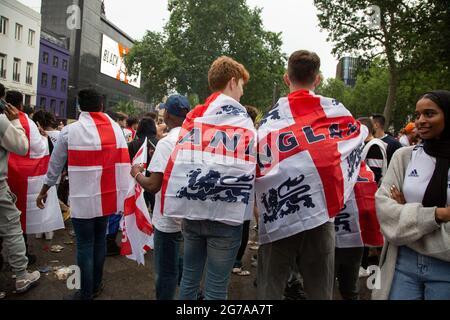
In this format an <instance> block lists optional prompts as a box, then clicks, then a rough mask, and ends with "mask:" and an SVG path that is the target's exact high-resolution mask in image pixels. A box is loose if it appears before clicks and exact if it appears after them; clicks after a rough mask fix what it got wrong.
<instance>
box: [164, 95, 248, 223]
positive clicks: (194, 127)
mask: <svg viewBox="0 0 450 320" xmlns="http://www.w3.org/2000/svg"><path fill="white" fill-rule="evenodd" d="M255 143H256V130H255V128H254V125H253V122H252V120H251V118H250V116H249V115H248V114H247V111H246V109H245V108H244V107H243V106H242V105H241V104H240V103H239V102H238V101H236V100H235V99H233V98H231V97H229V96H227V95H224V94H222V93H220V92H218V93H214V94H213V95H211V96H210V97H209V98H208V99H207V100H206V102H205V104H203V105H199V106H197V107H196V108H195V109H194V110H192V111H191V112H190V113H188V115H187V117H186V120H185V121H184V123H183V126H182V128H181V131H180V135H179V138H178V142H177V145H176V147H175V150H174V151H173V153H172V155H171V157H170V159H169V161H168V164H167V167H166V170H165V172H164V178H163V185H162V189H161V214H163V215H165V216H169V217H175V218H186V219H190V220H213V221H219V222H223V223H228V224H240V223H242V222H243V219H244V215H245V213H246V212H251V210H247V209H248V206H250V207H251V208H253V205H254V180H255V168H256V166H255V163H256V162H255V160H256V159H255V152H256V150H255Z"/></svg>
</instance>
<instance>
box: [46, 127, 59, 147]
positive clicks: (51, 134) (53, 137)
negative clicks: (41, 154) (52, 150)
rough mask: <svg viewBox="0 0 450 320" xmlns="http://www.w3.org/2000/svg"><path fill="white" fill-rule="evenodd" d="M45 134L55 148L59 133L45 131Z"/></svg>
mask: <svg viewBox="0 0 450 320" xmlns="http://www.w3.org/2000/svg"><path fill="white" fill-rule="evenodd" d="M45 132H46V133H47V135H48V137H49V138H50V140H51V141H52V143H53V147H55V146H56V143H57V142H58V137H59V133H60V131H58V130H54V131H45Z"/></svg>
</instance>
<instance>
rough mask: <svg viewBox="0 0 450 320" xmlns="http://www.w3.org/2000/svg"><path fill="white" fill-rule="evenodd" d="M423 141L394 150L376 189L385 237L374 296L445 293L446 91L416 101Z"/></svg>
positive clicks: (449, 238)
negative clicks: (378, 281)
mask: <svg viewBox="0 0 450 320" xmlns="http://www.w3.org/2000/svg"><path fill="white" fill-rule="evenodd" d="M415 119H416V120H415V125H416V127H417V131H418V133H419V136H420V138H421V139H422V141H423V143H422V144H419V145H417V146H413V147H405V148H402V149H400V150H398V151H397V152H396V153H395V154H394V156H393V158H392V161H391V164H390V167H389V169H388V171H387V173H386V176H385V177H384V179H383V183H382V185H381V187H380V189H379V190H378V192H377V194H376V205H377V214H378V218H379V221H380V225H381V230H382V232H383V234H384V236H385V238H386V242H385V245H384V248H383V252H382V254H381V259H380V266H381V274H380V276H381V278H380V280H381V285H380V287H379V289H376V290H374V291H373V292H372V298H373V299H390V300H419V299H424V300H434V299H445V300H447V299H450V223H449V221H450V207H449V206H448V204H449V203H450V190H449V186H450V184H449V177H450V175H449V164H450V91H443V90H441V91H432V92H429V93H426V94H425V95H423V96H422V97H421V98H420V99H419V101H418V102H417V105H416V112H415Z"/></svg>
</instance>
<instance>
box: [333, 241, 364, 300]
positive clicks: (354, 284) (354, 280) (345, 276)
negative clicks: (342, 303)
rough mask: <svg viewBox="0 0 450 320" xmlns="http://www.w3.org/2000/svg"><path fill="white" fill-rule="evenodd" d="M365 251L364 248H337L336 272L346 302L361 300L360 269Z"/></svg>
mask: <svg viewBox="0 0 450 320" xmlns="http://www.w3.org/2000/svg"><path fill="white" fill-rule="evenodd" d="M363 251H364V248H363V247H357V248H336V251H335V253H336V255H335V258H334V259H335V269H334V270H335V274H336V277H337V279H338V284H339V292H340V293H341V296H342V299H344V300H358V299H359V267H360V266H361V259H362V256H363Z"/></svg>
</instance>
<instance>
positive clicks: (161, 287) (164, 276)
mask: <svg viewBox="0 0 450 320" xmlns="http://www.w3.org/2000/svg"><path fill="white" fill-rule="evenodd" d="M182 240H183V235H182V234H181V232H175V233H166V232H161V231H159V230H158V229H156V228H155V233H154V238H153V242H154V245H153V246H154V249H153V255H154V261H155V275H156V282H155V288H156V299H157V300H173V299H174V298H175V291H176V289H177V285H178V283H179V278H180V275H181V272H182V269H181V268H180V267H181V266H182V264H183V260H182V258H181V257H180V244H181V241H182Z"/></svg>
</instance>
